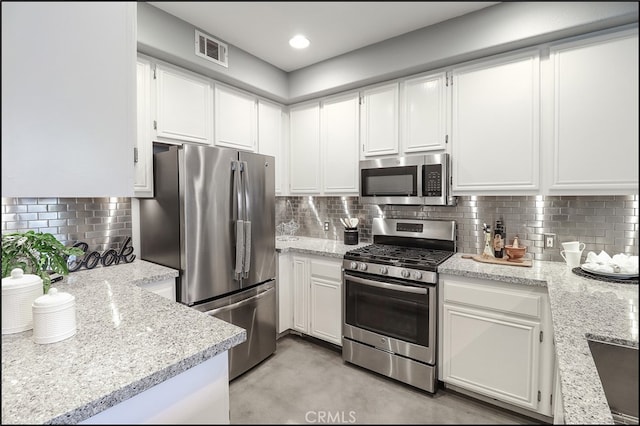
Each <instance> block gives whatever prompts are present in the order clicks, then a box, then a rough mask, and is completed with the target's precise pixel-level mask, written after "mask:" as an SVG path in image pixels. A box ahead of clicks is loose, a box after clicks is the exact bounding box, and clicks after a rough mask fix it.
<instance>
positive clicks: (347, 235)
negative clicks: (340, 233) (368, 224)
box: [344, 229, 358, 246]
mask: <svg viewBox="0 0 640 426" xmlns="http://www.w3.org/2000/svg"><path fill="white" fill-rule="evenodd" d="M344 243H345V244H346V245H349V246H355V245H357V244H358V230H357V229H345V230H344Z"/></svg>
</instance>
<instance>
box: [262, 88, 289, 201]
mask: <svg viewBox="0 0 640 426" xmlns="http://www.w3.org/2000/svg"><path fill="white" fill-rule="evenodd" d="M283 126H284V124H283V114H282V107H281V106H280V105H277V104H274V103H271V102H266V101H263V100H262V99H259V100H258V152H259V153H260V154H265V155H271V156H273V157H274V158H275V159H276V165H275V166H276V184H275V185H276V195H283V194H284V192H283V187H284V181H285V177H286V174H285V170H287V164H288V163H287V156H286V153H287V150H286V144H285V139H284V135H283V131H282V130H283Z"/></svg>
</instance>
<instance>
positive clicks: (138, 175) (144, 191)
mask: <svg viewBox="0 0 640 426" xmlns="http://www.w3.org/2000/svg"><path fill="white" fill-rule="evenodd" d="M136 77H137V78H136V80H137V90H136V103H137V117H138V120H137V129H138V130H137V132H138V133H137V137H136V146H135V148H134V156H133V162H134V163H133V170H134V185H133V187H134V195H135V196H136V197H153V152H152V151H153V146H152V136H151V130H152V126H153V122H152V119H151V62H150V61H148V60H146V59H143V58H140V57H139V58H138V62H137V68H136Z"/></svg>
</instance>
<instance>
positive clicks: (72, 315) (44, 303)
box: [33, 287, 76, 343]
mask: <svg viewBox="0 0 640 426" xmlns="http://www.w3.org/2000/svg"><path fill="white" fill-rule="evenodd" d="M74 334H76V298H75V297H74V296H72V295H71V294H69V293H64V292H62V291H58V289H57V288H55V287H51V288H50V289H49V292H48V293H47V294H45V295H43V296H40V297H38V298H37V299H36V300H35V301H34V302H33V341H34V342H36V343H55V342H59V341H61V340H64V339H68V338H69V337H71V336H73V335H74Z"/></svg>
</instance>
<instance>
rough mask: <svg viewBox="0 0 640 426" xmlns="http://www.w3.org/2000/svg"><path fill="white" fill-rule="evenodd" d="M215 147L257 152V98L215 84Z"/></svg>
mask: <svg viewBox="0 0 640 426" xmlns="http://www.w3.org/2000/svg"><path fill="white" fill-rule="evenodd" d="M214 99H215V120H214V123H215V135H216V136H215V145H217V146H226V147H228V148H236V149H242V150H245V151H256V150H257V145H258V144H257V142H256V138H257V131H256V129H257V110H256V108H257V106H256V104H257V101H258V100H257V98H256V97H255V96H253V95H250V94H248V93H245V92H241V91H239V90H236V89H232V88H231V87H229V86H225V85H222V84H219V83H216V84H215V95H214Z"/></svg>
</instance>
